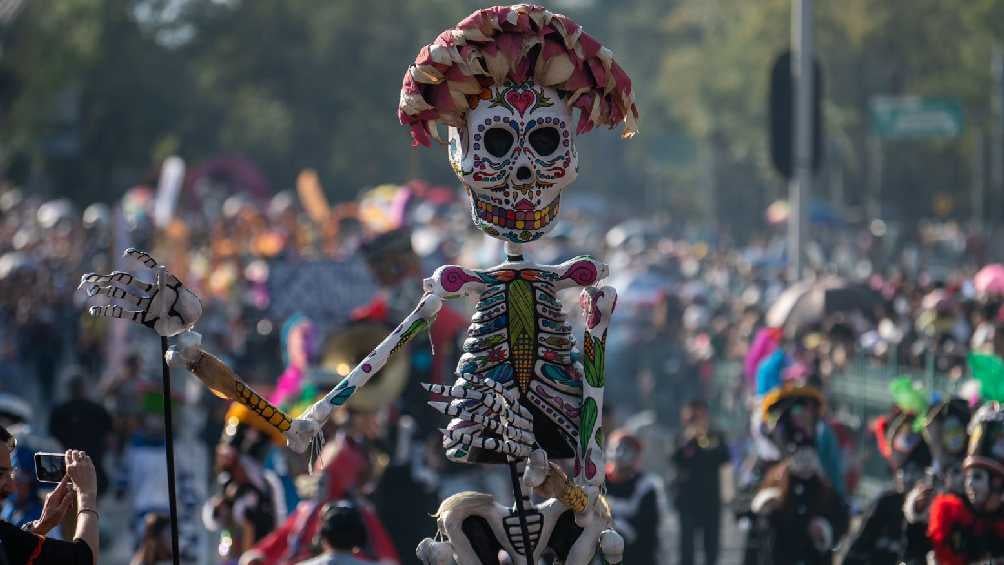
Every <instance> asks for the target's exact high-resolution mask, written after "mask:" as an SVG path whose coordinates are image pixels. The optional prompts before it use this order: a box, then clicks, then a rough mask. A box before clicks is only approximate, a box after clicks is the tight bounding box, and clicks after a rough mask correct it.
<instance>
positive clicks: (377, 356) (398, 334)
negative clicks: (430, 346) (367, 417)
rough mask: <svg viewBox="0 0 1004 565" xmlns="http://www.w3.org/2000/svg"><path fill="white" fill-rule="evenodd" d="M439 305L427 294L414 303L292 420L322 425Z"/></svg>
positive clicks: (427, 322)
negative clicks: (332, 384) (395, 325)
mask: <svg viewBox="0 0 1004 565" xmlns="http://www.w3.org/2000/svg"><path fill="white" fill-rule="evenodd" d="M442 305H443V300H442V298H440V297H439V296H437V295H435V294H430V293H426V294H425V295H423V296H422V299H421V300H420V301H419V303H418V306H417V307H415V309H414V310H412V312H411V313H410V314H408V316H407V317H405V319H404V320H403V321H402V322H401V323H400V324H399V325H398V326H397V328H396V329H395V330H394V331H393V332H392V333H391V334H390V335H388V336H387V337H386V338H384V340H383V341H381V342H380V344H379V345H377V346H376V348H375V349H374V350H373V351H372V352H370V354H369V355H367V356H366V358H365V359H363V360H362V362H360V363H359V364H358V365H356V367H355V368H353V369H352V371H351V372H350V373H349V374H348V375H347V376H346V377H345V378H344V379H342V380H341V382H339V383H338V384H337V385H336V386H335V388H333V389H331V391H330V392H329V393H328V394H326V395H325V396H324V397H323V398H321V399H320V400H318V401H317V402H315V403H314V404H313V405H312V406H311V407H310V408H308V409H307V410H306V411H305V412H304V413H303V414H302V415H300V417H299V418H297V420H296V421H297V422H299V421H301V420H306V421H311V422H314V423H315V424H317V425H318V426H321V425H323V424H324V422H326V421H327V419H328V416H330V415H331V411H332V410H334V407H335V406H341V405H342V404H345V402H346V401H348V399H349V398H350V397H351V396H352V394H353V393H354V392H355V391H356V389H358V388H359V387H361V386H364V385H365V384H366V383H367V382H369V380H370V378H371V377H373V375H375V374H376V373H378V372H379V371H380V369H382V368H383V367H384V365H386V364H387V360H388V359H390V357H391V355H393V354H394V353H396V352H397V351H398V350H399V349H400V348H402V347H404V346H405V345H406V344H407V343H408V342H409V341H411V340H412V338H414V337H415V336H416V335H418V334H419V332H421V331H422V330H423V329H426V328H428V327H429V325H431V324H432V322H433V321H434V320H435V319H436V314H438V313H439V309H440V308H441V307H442ZM307 439H308V440H309V439H310V438H307Z"/></svg>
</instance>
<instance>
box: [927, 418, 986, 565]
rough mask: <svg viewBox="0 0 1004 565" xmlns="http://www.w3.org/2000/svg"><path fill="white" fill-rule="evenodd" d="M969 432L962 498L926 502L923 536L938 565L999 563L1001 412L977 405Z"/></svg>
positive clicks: (945, 496) (943, 497)
mask: <svg viewBox="0 0 1004 565" xmlns="http://www.w3.org/2000/svg"><path fill="white" fill-rule="evenodd" d="M969 430H970V431H969V433H970V437H969V447H968V449H967V450H966V458H965V460H964V461H963V463H962V469H963V473H964V477H965V478H964V483H965V489H964V490H965V496H964V497H962V496H959V495H957V494H953V493H950V492H946V493H944V494H941V495H938V496H937V497H936V498H935V499H934V501H933V502H932V503H931V513H930V518H929V520H928V528H927V535H928V538H930V540H931V544H932V546H933V547H934V555H935V557H936V558H937V562H938V563H940V564H942V565H966V564H968V563H973V562H984V561H986V562H989V560H996V559H1004V409H1002V407H1001V405H1000V403H998V402H996V401H994V402H988V403H987V404H985V405H983V406H982V407H981V408H980V409H979V410H978V411H977V412H976V415H975V416H974V417H973V420H972V422H971V423H970V429H969ZM995 562H996V561H995Z"/></svg>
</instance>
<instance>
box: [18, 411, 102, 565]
mask: <svg viewBox="0 0 1004 565" xmlns="http://www.w3.org/2000/svg"><path fill="white" fill-rule="evenodd" d="M16 445H17V442H16V440H15V439H14V437H13V436H11V434H10V432H8V431H7V430H6V429H4V428H3V427H0V495H5V494H7V493H8V491H9V489H10V487H11V484H10V483H11V458H10V455H11V452H12V451H13V450H14V447H15V446H16ZM74 491H75V493H76V502H77V504H76V507H77V527H76V531H75V532H74V536H73V541H62V540H57V539H50V538H47V537H44V536H45V534H47V533H48V532H49V531H50V530H52V529H53V528H54V527H56V525H58V524H59V523H60V522H61V521H62V520H63V517H64V516H65V515H66V513H67V512H68V511H70V509H71V508H72V507H73V499H74ZM96 506H97V477H96V475H95V472H94V464H93V463H91V460H90V457H88V456H87V454H86V453H84V452H82V451H67V452H66V476H65V477H64V478H63V480H62V481H61V482H60V483H59V485H58V486H56V488H55V490H53V491H52V494H50V495H49V497H48V498H47V499H46V501H45V506H44V507H43V508H42V516H41V517H40V518H39V519H38V520H37V521H35V522H33V523H30V524H27V525H26V526H25V527H24V528H18V527H17V526H14V525H13V524H10V523H7V522H4V521H0V545H2V547H3V550H4V553H5V554H6V557H7V561H8V563H10V565H22V564H29V563H30V564H32V565H93V564H94V563H97V562H98V512H97V510H96Z"/></svg>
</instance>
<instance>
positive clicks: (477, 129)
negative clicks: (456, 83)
mask: <svg viewBox="0 0 1004 565" xmlns="http://www.w3.org/2000/svg"><path fill="white" fill-rule="evenodd" d="M478 100H479V102H478V104H477V106H475V107H474V108H473V109H471V110H470V111H469V112H468V113H467V116H466V123H465V124H464V125H463V126H460V127H457V128H450V143H449V156H450V163H451V165H452V167H453V170H454V172H455V173H456V174H457V177H458V178H459V179H460V181H461V182H462V183H463V184H464V186H465V187H466V188H467V189H468V195H469V197H470V205H471V217H472V219H473V220H474V223H475V225H476V226H477V227H478V228H479V229H481V230H482V231H484V232H485V233H487V234H488V235H491V236H492V237H496V238H499V239H504V240H508V241H513V242H517V243H523V242H527V241H533V240H536V239H539V238H540V237H542V236H543V235H544V234H546V233H547V232H548V231H550V230H551V229H552V228H553V227H554V223H555V220H556V219H557V214H558V205H559V201H560V197H561V192H562V191H563V190H564V189H565V188H566V187H567V186H568V185H570V184H571V183H572V182H573V181H574V180H575V178H576V176H577V175H578V154H577V152H576V149H575V137H574V131H573V130H572V128H571V122H572V120H571V112H570V111H569V109H568V106H567V104H566V103H565V101H564V100H563V99H562V98H561V97H560V95H559V94H558V92H557V91H556V90H554V89H553V88H548V87H542V86H538V85H536V84H535V83H534V82H533V80H527V81H526V82H523V83H520V84H516V83H513V82H511V81H509V82H506V83H505V84H503V85H501V86H492V87H490V88H488V89H486V90H485V92H483V93H482V94H481V96H480V97H478Z"/></svg>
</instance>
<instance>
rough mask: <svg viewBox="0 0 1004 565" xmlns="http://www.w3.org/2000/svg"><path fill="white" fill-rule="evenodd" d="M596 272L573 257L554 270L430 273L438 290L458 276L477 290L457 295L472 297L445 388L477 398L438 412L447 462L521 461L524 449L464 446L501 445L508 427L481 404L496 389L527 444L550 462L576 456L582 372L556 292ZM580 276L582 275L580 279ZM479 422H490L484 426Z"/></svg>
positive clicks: (512, 267)
mask: <svg viewBox="0 0 1004 565" xmlns="http://www.w3.org/2000/svg"><path fill="white" fill-rule="evenodd" d="M451 269H452V270H453V271H452V272H451ZM600 269H605V267H603V266H600V265H598V264H597V263H596V262H594V261H593V260H592V259H588V258H584V257H580V258H576V259H574V260H572V261H570V262H569V263H565V264H563V265H559V266H543V265H533V264H503V265H500V266H498V267H495V268H493V269H490V270H488V271H467V270H461V268H460V267H446V268H444V269H443V270H441V271H439V272H437V275H439V276H438V277H436V276H434V277H433V278H434V279H437V278H438V279H439V281H440V282H441V284H443V285H444V286H449V283H448V282H446V277H449V276H450V275H457V274H458V273H459V272H463V274H464V276H466V277H468V282H476V283H477V284H474V285H467V284H465V285H464V286H465V287H467V288H465V289H464V290H465V293H467V294H472V295H475V296H476V297H477V298H478V301H477V303H476V305H475V308H474V310H475V311H474V315H473V316H472V318H471V326H470V327H469V328H468V332H467V339H466V340H465V341H464V344H463V355H462V356H461V358H460V361H459V363H458V365H457V375H458V378H457V380H456V381H455V383H454V385H453V389H454V390H456V389H457V388H461V389H464V390H471V391H476V392H479V393H481V394H475V395H472V397H467V398H458V396H463V395H458V394H456V393H454V394H452V395H451V396H453V397H454V398H453V400H452V402H451V403H450V406H449V409H448V410H444V412H446V413H447V414H450V415H454V416H455V417H454V418H453V419H452V420H451V421H450V423H449V425H448V427H447V431H448V432H450V433H448V434H444V439H443V447H444V449H445V450H446V455H447V457H448V458H450V459H451V460H453V461H457V462H463V463H502V462H505V461H506V459H505V455H504V454H503V453H500V452H499V451H502V452H504V453H506V454H510V455H517V456H521V455H525V451H526V450H525V449H523V450H520V451H518V452H517V451H515V449H517V448H513V450H509V449H501V450H498V449H482V448H480V447H478V446H476V445H475V446H472V443H475V444H477V443H481V442H487V443H486V446H498V445H501V444H502V443H503V442H505V440H506V439H507V436H506V430H505V427H506V426H507V425H508V424H509V423H508V422H505V421H504V418H500V416H499V414H498V412H499V411H498V409H497V407H496V406H494V405H493V404H492V403H491V402H486V401H485V398H487V397H489V396H490V395H491V393H492V392H493V391H494V390H496V389H498V388H501V389H503V390H505V391H506V392H507V395H506V396H508V397H510V398H513V399H514V400H515V401H516V402H517V403H518V404H519V406H518V407H517V409H518V410H517V411H518V412H519V413H520V414H522V415H523V416H529V418H527V419H528V420H530V426H531V427H530V429H531V430H532V441H535V443H536V444H537V446H539V447H541V448H543V449H544V450H545V451H546V452H547V454H548V456H549V457H550V458H552V459H562V458H570V457H573V456H574V455H575V454H576V448H575V446H576V438H577V436H578V435H579V423H580V422H579V415H580V414H579V412H580V406H581V404H582V374H583V371H582V366H581V364H580V363H579V362H577V361H575V358H576V356H577V351H576V349H575V338H574V337H573V335H572V328H571V326H570V325H569V324H568V322H567V320H566V317H565V314H564V312H563V311H562V304H561V302H560V301H559V300H558V297H557V292H558V290H560V289H561V288H564V287H568V286H581V285H582V284H583V283H584V284H590V283H592V282H594V281H595V280H596V275H597V272H598V271H599V270H600ZM584 271H586V272H588V274H587V276H585V277H584V278H583V274H584ZM475 277H476V279H475ZM580 278H581V279H582V280H577V279H580ZM472 287H473V288H472ZM448 290H449V289H448ZM486 383H492V384H493V386H489V384H486ZM494 383H497V384H494ZM472 416H473V417H472ZM514 417H516V418H518V417H519V416H518V415H516V416H514ZM486 421H488V422H490V423H489V424H488V425H485V424H484V422H486ZM518 427H523V426H518ZM477 440H480V441H477ZM495 442H498V443H495ZM517 443H518V442H517ZM529 447H534V446H529Z"/></svg>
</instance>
